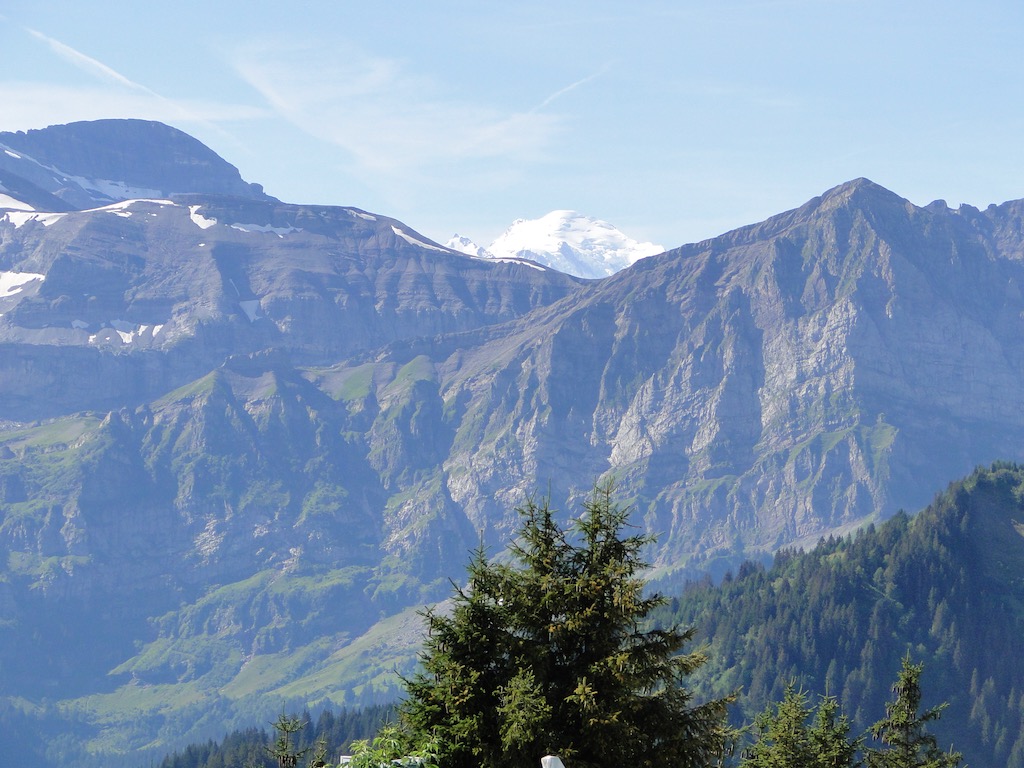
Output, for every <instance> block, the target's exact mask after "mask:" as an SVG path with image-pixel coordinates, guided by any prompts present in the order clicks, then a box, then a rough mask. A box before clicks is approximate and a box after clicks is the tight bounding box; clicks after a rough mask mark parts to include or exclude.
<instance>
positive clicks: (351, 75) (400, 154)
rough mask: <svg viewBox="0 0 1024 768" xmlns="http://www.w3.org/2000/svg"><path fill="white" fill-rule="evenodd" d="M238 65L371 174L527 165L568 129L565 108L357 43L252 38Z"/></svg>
mask: <svg viewBox="0 0 1024 768" xmlns="http://www.w3.org/2000/svg"><path fill="white" fill-rule="evenodd" d="M233 65H234V67H235V69H236V71H237V72H238V73H239V75H240V76H241V77H242V78H243V79H244V80H245V81H246V82H248V83H249V84H250V85H251V86H252V87H253V88H255V89H256V90H257V91H259V92H260V93H261V94H262V95H263V97H264V98H265V99H266V100H267V102H268V103H269V104H270V105H271V106H272V107H273V109H274V110H276V111H277V113H278V114H279V115H281V117H283V118H284V119H286V120H288V121H289V122H291V123H292V124H294V125H295V126H297V127H298V128H300V129H301V130H302V131H304V132H306V133H308V134H310V135H312V136H315V137H317V138H319V139H322V140H324V141H327V142H330V143H332V144H334V145H336V146H337V147H340V148H341V149H342V150H344V151H345V152H346V153H348V155H349V156H350V157H351V158H352V160H353V163H354V166H355V169H356V170H362V171H365V172H367V173H369V174H388V175H391V176H393V177H396V178H397V177H399V176H401V175H403V174H424V173H428V175H429V174H436V173H439V172H441V173H443V172H444V171H445V169H446V168H451V169H454V167H456V166H462V165H465V164H467V163H473V162H476V161H481V160H486V161H491V162H493V161H502V160H505V161H509V162H512V161H515V162H516V163H519V164H521V163H522V162H524V161H528V160H530V159H535V158H536V157H538V156H540V155H542V154H543V152H544V151H545V150H546V149H547V147H548V146H549V145H550V143H551V141H552V139H553V137H554V136H555V135H556V134H557V133H558V132H559V131H560V130H561V128H562V119H561V118H560V117H558V116H556V115H546V114H538V113H537V112H536V110H529V111H514V110H503V109H500V108H497V107H494V106H490V105H486V104H481V103H477V102H474V101H472V100H469V99H465V98H459V97H458V96H456V95H452V94H451V93H450V92H448V91H447V90H446V89H445V88H444V87H443V86H442V85H440V84H438V83H436V82H434V81H432V80H431V79H429V78H426V77H423V76H419V75H416V74H413V73H410V72H409V71H407V69H406V68H405V67H404V66H403V64H402V63H401V62H399V61H396V60H394V59H389V58H383V57H376V56H371V55H369V54H367V53H365V52H363V51H361V50H359V49H358V48H356V47H354V46H349V47H342V48H335V49H334V50H333V51H331V52H329V53H327V52H325V51H324V50H323V49H319V50H312V49H310V48H306V47H293V48H290V49H289V48H283V47H281V46H280V45H279V44H274V45H267V46H261V47H256V46H250V47H248V48H245V49H242V50H239V51H237V52H236V54H235V56H234V59H233ZM563 90H564V89H563ZM556 97H557V94H554V95H553V96H552V97H549V99H548V101H551V100H553V98H556ZM498 165H500V162H499V163H498ZM495 170H496V172H498V169H497V168H496V169H495ZM506 170H507V169H506Z"/></svg>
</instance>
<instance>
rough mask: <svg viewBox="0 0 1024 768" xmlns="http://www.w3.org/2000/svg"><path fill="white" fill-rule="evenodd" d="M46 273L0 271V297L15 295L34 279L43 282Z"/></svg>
mask: <svg viewBox="0 0 1024 768" xmlns="http://www.w3.org/2000/svg"><path fill="white" fill-rule="evenodd" d="M45 279H46V275H41V274H39V273H37V272H0V298H6V297H8V296H13V295H14V294H16V293H20V292H21V290H22V289H23V288H24V287H25V286H26V285H27V284H28V283H31V282H32V281H33V280H38V281H39V282H42V281H43V280H45Z"/></svg>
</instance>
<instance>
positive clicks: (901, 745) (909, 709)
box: [867, 654, 963, 768]
mask: <svg viewBox="0 0 1024 768" xmlns="http://www.w3.org/2000/svg"><path fill="white" fill-rule="evenodd" d="M923 669H924V664H912V663H911V661H910V655H909V654H907V655H906V656H904V657H903V664H902V666H901V668H900V672H899V675H898V677H897V678H896V683H895V684H894V685H893V687H892V692H893V694H894V696H895V698H894V699H893V701H892V702H890V703H889V704H886V706H885V717H884V718H883V719H882V720H879V721H878V722H877V723H875V724H874V725H873V726H871V735H872V736H873V737H874V738H875V739H877V740H879V741H881V742H882V743H883V744H884V745H885V746H884V747H882V748H880V749H870V750H868V753H867V765H868V768H956V767H957V766H958V765H960V762H961V761H962V760H963V756H962V755H961V754H960V753H959V752H953V751H952V748H951V749H950V751H949V752H943V751H942V750H941V749H939V747H938V743H937V742H936V740H935V736H933V735H932V734H931V733H929V732H928V730H927V725H928V723H930V722H931V721H933V720H938V719H939V716H940V715H941V713H942V710H943V709H945V707H946V705H945V704H941V705H939V706H937V707H932V708H931V709H928V710H926V711H925V712H923V713H919V712H918V710H919V709H920V707H921V685H920V681H921V672H922V670H923Z"/></svg>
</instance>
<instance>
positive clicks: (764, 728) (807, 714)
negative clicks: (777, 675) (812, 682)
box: [740, 683, 860, 768]
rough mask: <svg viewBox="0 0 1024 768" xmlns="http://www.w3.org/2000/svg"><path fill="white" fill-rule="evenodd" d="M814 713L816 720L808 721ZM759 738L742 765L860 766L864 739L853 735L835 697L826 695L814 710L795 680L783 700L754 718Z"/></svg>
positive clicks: (749, 767)
mask: <svg viewBox="0 0 1024 768" xmlns="http://www.w3.org/2000/svg"><path fill="white" fill-rule="evenodd" d="M812 714H813V716H814V717H813V721H812V722H811V723H810V724H808V720H810V719H811V716H812ZM754 730H755V734H756V737H755V741H754V743H753V744H752V745H751V747H750V748H749V749H748V750H747V752H746V754H745V756H744V758H743V760H742V761H741V762H740V768H856V767H857V766H859V765H860V761H859V760H857V750H858V749H859V747H860V739H855V740H851V739H850V737H849V732H850V724H849V721H848V720H847V718H846V717H845V716H843V715H840V714H839V703H838V702H837V701H836V699H835V698H834V697H831V696H825V697H822V700H821V702H820V703H819V704H818V707H817V710H812V709H811V706H810V704H809V703H808V701H807V694H806V693H805V692H804V691H802V690H797V688H796V686H795V685H794V684H793V683H790V684H788V685H787V686H786V690H785V693H784V694H783V697H782V701H780V702H779V703H777V704H774V705H769V706H768V707H767V708H766V709H765V710H764V712H762V713H761V714H759V715H758V716H757V717H756V718H755V720H754Z"/></svg>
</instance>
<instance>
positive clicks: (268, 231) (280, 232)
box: [228, 224, 302, 237]
mask: <svg viewBox="0 0 1024 768" xmlns="http://www.w3.org/2000/svg"><path fill="white" fill-rule="evenodd" d="M228 226H230V227H231V228H232V229H237V230H238V231H239V232H259V233H260V234H265V235H277V236H278V237H284V236H285V235H290V234H291V233H292V232H301V231H302V230H301V229H300V228H299V227H290V226H289V227H273V226H271V225H270V224H229V225H228Z"/></svg>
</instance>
